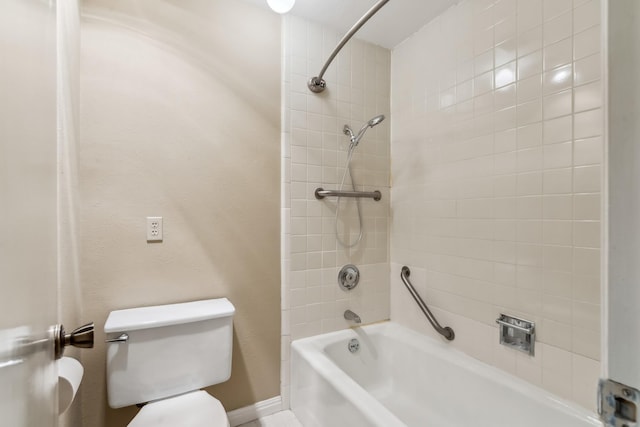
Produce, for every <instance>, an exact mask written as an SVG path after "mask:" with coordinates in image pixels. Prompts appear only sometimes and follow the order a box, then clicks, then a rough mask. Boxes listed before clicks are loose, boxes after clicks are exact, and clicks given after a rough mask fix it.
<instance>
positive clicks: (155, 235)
mask: <svg viewBox="0 0 640 427" xmlns="http://www.w3.org/2000/svg"><path fill="white" fill-rule="evenodd" d="M147 242H162V217H161V216H148V217H147Z"/></svg>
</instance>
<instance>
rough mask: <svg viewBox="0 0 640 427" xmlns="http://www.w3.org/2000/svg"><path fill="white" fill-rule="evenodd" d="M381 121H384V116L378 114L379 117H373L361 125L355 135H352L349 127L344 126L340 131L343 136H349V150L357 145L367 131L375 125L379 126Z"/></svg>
mask: <svg viewBox="0 0 640 427" xmlns="http://www.w3.org/2000/svg"><path fill="white" fill-rule="evenodd" d="M383 120H384V114H380V115H379V116H375V117H374V118H372V119H371V120H369V121H368V122H367V123H365V124H364V125H362V127H361V128H360V130H359V131H358V134H357V135H354V134H353V130H351V127H350V126H349V125H344V128H343V130H342V131H343V132H344V134H345V135H348V136H349V139H351V145H350V147H349V148H354V147H356V146H357V145H358V143H359V142H360V140H361V139H362V137H363V136H364V134H365V132H366V131H367V129H369V128H372V127H374V126H375V125H377V124H380V122H381V121H383Z"/></svg>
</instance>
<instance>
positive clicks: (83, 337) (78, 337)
mask: <svg viewBox="0 0 640 427" xmlns="http://www.w3.org/2000/svg"><path fill="white" fill-rule="evenodd" d="M93 331H94V325H93V322H91V323H87V324H86V325H82V326H80V327H78V328H76V329H74V330H73V331H72V332H71V333H70V334H67V333H66V331H65V330H64V326H62V325H56V326H55V327H54V329H53V341H54V348H55V356H56V359H60V358H61V357H62V354H63V353H64V348H65V347H66V346H68V345H71V346H73V347H78V348H93Z"/></svg>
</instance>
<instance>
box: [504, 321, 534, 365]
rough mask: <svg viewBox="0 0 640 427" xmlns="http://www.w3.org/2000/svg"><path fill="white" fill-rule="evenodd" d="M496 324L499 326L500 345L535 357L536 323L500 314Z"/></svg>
mask: <svg viewBox="0 0 640 427" xmlns="http://www.w3.org/2000/svg"><path fill="white" fill-rule="evenodd" d="M496 323H497V324H498V325H499V328H498V329H499V331H500V344H502V345H506V346H507V347H511V348H513V349H515V350H518V351H522V352H523V353H527V354H528V355H530V356H534V355H535V344H536V324H535V323H534V322H531V321H529V320H524V319H518V318H517V317H512V316H509V315H506V314H500V317H498V318H497V319H496Z"/></svg>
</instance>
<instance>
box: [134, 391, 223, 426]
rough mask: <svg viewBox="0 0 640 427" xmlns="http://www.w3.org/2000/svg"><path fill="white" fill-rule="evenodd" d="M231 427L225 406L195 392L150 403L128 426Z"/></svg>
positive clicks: (201, 393)
mask: <svg viewBox="0 0 640 427" xmlns="http://www.w3.org/2000/svg"><path fill="white" fill-rule="evenodd" d="M176 426H180V427H229V419H228V418H227V413H226V412H225V410H224V407H223V406H222V403H220V401H219V400H218V399H216V398H215V397H213V396H211V395H210V394H209V393H207V392H205V391H195V392H192V393H186V394H182V395H180V396H176V397H172V398H169V399H164V400H159V401H157V402H151V403H148V404H146V405H145V406H143V407H142V409H140V412H138V414H137V415H136V416H135V418H134V419H133V420H131V422H130V423H129V425H128V427H176Z"/></svg>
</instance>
